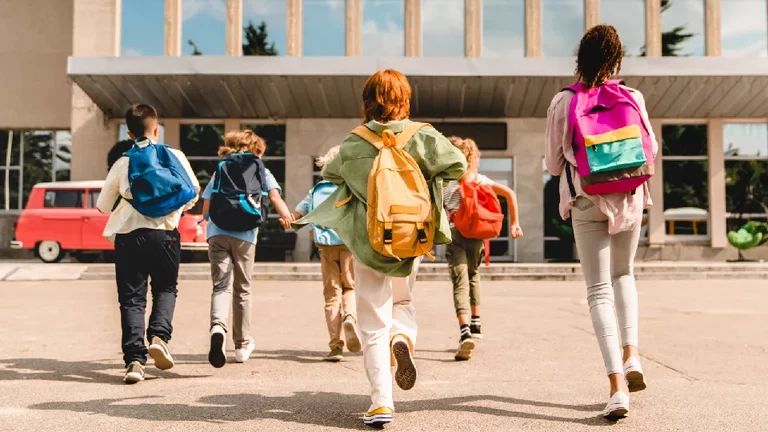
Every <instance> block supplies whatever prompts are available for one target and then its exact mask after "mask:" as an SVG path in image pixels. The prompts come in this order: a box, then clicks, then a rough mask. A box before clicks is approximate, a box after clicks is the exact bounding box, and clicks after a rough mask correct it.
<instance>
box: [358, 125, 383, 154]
mask: <svg viewBox="0 0 768 432" xmlns="http://www.w3.org/2000/svg"><path fill="white" fill-rule="evenodd" d="M352 134H354V135H357V136H359V137H360V138H362V139H364V140H366V141H367V142H368V143H370V144H371V145H372V146H374V147H376V149H377V150H381V149H382V148H384V141H383V140H382V138H381V136H379V135H377V134H376V132H374V131H372V130H370V129H368V128H367V127H366V126H365V125H360V126H358V127H356V128H355V129H353V130H352Z"/></svg>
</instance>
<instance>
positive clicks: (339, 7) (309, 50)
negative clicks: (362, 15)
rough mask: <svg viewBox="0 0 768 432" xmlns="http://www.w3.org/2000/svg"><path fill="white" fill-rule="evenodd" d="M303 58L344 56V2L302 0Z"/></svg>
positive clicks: (339, 0) (342, 0) (337, 0)
mask: <svg viewBox="0 0 768 432" xmlns="http://www.w3.org/2000/svg"><path fill="white" fill-rule="evenodd" d="M303 12H304V14H303V25H304V30H303V32H304V34H303V38H302V40H303V45H304V48H303V50H304V55H305V56H344V55H345V53H346V48H345V37H346V26H345V24H344V22H345V16H346V2H345V0H304V6H303Z"/></svg>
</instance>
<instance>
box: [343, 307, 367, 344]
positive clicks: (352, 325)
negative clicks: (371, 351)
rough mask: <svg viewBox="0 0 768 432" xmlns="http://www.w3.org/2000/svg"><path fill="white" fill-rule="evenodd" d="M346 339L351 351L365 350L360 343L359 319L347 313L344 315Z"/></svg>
mask: <svg viewBox="0 0 768 432" xmlns="http://www.w3.org/2000/svg"><path fill="white" fill-rule="evenodd" d="M342 326H343V328H344V339H346V342H347V349H348V350H349V352H360V351H362V350H363V346H362V344H361V343H360V337H358V336H357V320H356V319H355V317H354V316H352V315H351V314H347V316H346V317H344V324H342Z"/></svg>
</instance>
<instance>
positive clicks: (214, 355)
mask: <svg viewBox="0 0 768 432" xmlns="http://www.w3.org/2000/svg"><path fill="white" fill-rule="evenodd" d="M208 363H210V364H211V366H213V367H215V368H222V367H224V365H225V364H227V332H226V331H225V330H224V327H222V326H220V325H218V324H216V325H214V326H213V327H211V348H210V350H208Z"/></svg>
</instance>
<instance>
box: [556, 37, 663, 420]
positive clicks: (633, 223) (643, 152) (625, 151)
mask: <svg viewBox="0 0 768 432" xmlns="http://www.w3.org/2000/svg"><path fill="white" fill-rule="evenodd" d="M622 56H623V47H622V44H621V40H620V39H619V35H618V34H617V33H616V29H614V28H613V27H612V26H609V25H598V26H595V27H593V28H591V29H589V30H588V31H587V32H586V33H585V34H584V37H583V38H582V39H581V43H580V45H579V49H578V54H577V59H576V73H577V76H578V82H577V83H576V84H574V85H572V86H570V87H568V88H567V89H565V90H563V91H561V92H560V93H558V94H557V95H555V97H554V99H552V103H551V105H550V106H549V110H548V111H547V132H546V147H545V162H546V165H547V170H548V171H549V172H550V173H551V174H552V175H554V176H560V215H561V216H562V218H563V220H566V219H568V217H569V216H572V217H573V232H574V235H575V237H576V247H577V248H578V251H579V257H580V258H581V268H582V270H583V272H584V278H585V280H586V283H587V302H588V304H589V312H590V315H591V316H592V326H593V327H594V330H595V335H596V336H597V341H598V345H599V346H600V352H601V353H602V356H603V361H604V363H605V369H606V374H607V375H608V380H609V382H610V398H609V400H608V404H607V405H606V407H605V410H604V411H603V415H604V416H605V417H606V418H608V419H611V420H616V419H619V418H622V417H624V416H626V415H627V413H628V412H629V392H635V391H640V390H643V389H645V388H646V383H645V377H644V375H643V369H642V367H641V366H640V358H639V355H638V349H637V346H638V318H637V315H638V311H637V309H638V307H637V288H636V287H635V277H634V273H633V262H634V260H635V253H636V251H637V244H638V240H639V238H640V227H641V220H642V215H643V208H647V207H649V206H651V204H652V203H651V199H650V195H649V194H648V183H647V180H648V178H650V176H651V175H652V174H653V159H654V158H655V157H656V153H657V152H658V148H659V145H658V143H657V142H656V138H655V136H654V134H653V130H652V129H651V125H650V122H649V120H648V113H647V111H646V109H645V101H644V99H643V95H642V94H641V93H640V92H639V91H637V90H634V89H630V88H628V87H625V86H624V85H623V83H621V82H620V81H613V80H610V78H611V77H612V76H614V75H616V74H618V73H619V70H620V69H621V59H622ZM598 101H599V102H598ZM598 104H599V105H600V106H598ZM577 107H578V109H576V108H577ZM598 108H599V109H598ZM614 297H615V303H616V304H615V306H614ZM617 315H618V320H619V325H618V329H617V324H616V316H617ZM619 333H620V334H621V345H620V344H619ZM622 351H623V352H622Z"/></svg>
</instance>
